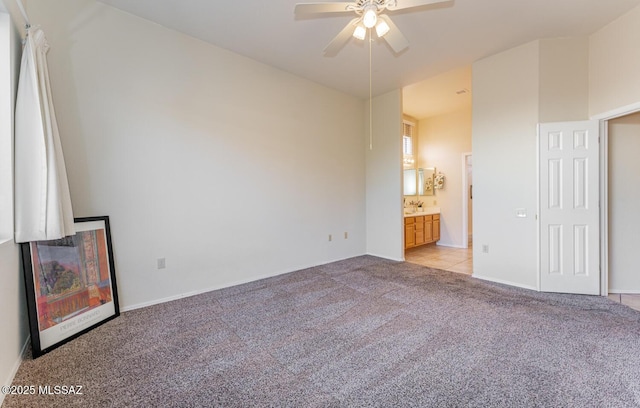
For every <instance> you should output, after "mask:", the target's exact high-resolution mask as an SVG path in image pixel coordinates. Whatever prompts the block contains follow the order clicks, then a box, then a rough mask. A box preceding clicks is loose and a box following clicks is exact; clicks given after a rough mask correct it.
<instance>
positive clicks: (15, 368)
mask: <svg viewBox="0 0 640 408" xmlns="http://www.w3.org/2000/svg"><path fill="white" fill-rule="evenodd" d="M30 341H31V336H27V340H26V341H25V342H24V344H23V345H22V350H20V355H19V356H18V359H17V360H16V362H15V364H14V365H13V368H12V369H11V372H10V373H9V376H8V377H7V379H6V380H5V381H4V382H3V383H2V385H11V383H13V379H14V378H15V376H16V373H17V372H18V369H19V368H20V365H21V364H22V362H23V361H24V357H25V355H26V354H27V347H29V343H30ZM4 397H5V394H4V393H2V392H0V406H2V403H3V402H4Z"/></svg>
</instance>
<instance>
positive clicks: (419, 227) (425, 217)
mask: <svg viewBox="0 0 640 408" xmlns="http://www.w3.org/2000/svg"><path fill="white" fill-rule="evenodd" d="M439 239H440V209H439V208H431V209H430V208H427V209H426V211H425V212H415V213H410V214H405V215H404V247H405V249H406V248H413V247H416V246H419V245H425V244H430V243H432V242H436V241H438V240H439Z"/></svg>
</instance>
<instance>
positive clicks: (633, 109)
mask: <svg viewBox="0 0 640 408" xmlns="http://www.w3.org/2000/svg"><path fill="white" fill-rule="evenodd" d="M638 112H640V102H636V103H634V104H631V105H627V106H623V107H621V108H618V109H614V110H612V111H609V112H605V113H602V114H599V115H594V116H592V117H591V119H596V120H599V121H600V294H601V295H602V296H608V295H609V121H610V120H613V119H617V118H620V117H623V116H627V115H631V114H634V113H638Z"/></svg>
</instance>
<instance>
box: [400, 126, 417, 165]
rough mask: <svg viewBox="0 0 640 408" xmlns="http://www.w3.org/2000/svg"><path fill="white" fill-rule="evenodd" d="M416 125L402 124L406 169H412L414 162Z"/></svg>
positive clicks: (403, 156) (403, 157)
mask: <svg viewBox="0 0 640 408" xmlns="http://www.w3.org/2000/svg"><path fill="white" fill-rule="evenodd" d="M414 129H415V125H414V124H413V123H411V122H403V123H402V162H403V164H404V165H405V166H406V167H412V166H413V164H414V163H415V161H414V160H413V133H414Z"/></svg>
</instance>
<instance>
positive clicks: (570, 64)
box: [473, 38, 589, 288]
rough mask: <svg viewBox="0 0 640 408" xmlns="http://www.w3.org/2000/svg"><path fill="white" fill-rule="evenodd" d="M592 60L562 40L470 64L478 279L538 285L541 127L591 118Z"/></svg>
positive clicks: (573, 41) (581, 43) (577, 41)
mask: <svg viewBox="0 0 640 408" xmlns="http://www.w3.org/2000/svg"><path fill="white" fill-rule="evenodd" d="M587 61H588V49H587V39H586V38H569V39H564V38H561V39H546V40H539V41H534V42H531V43H528V44H524V45H522V46H519V47H516V48H514V49H511V50H508V51H505V52H503V53H500V54H497V55H494V56H491V57H488V58H485V59H483V60H480V61H478V62H476V63H475V64H474V65H473V161H474V163H473V165H474V166H473V178H474V187H473V199H474V206H473V242H474V245H473V254H474V258H473V267H474V276H477V277H480V278H484V279H489V280H494V281H498V282H505V283H509V284H513V285H516V286H522V287H527V288H537V286H538V271H537V261H538V253H537V245H538V238H537V222H536V217H535V216H536V211H537V155H536V151H537V141H536V138H537V124H538V123H539V122H553V121H568V120H584V119H587V118H588V109H587V106H588V103H587V101H588V92H587V89H588V77H589V74H588V66H587V65H588V64H587ZM519 208H523V209H525V210H526V212H527V217H526V218H517V217H516V216H515V211H516V209H519ZM484 246H488V249H489V251H488V253H484V252H483V247H484Z"/></svg>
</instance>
